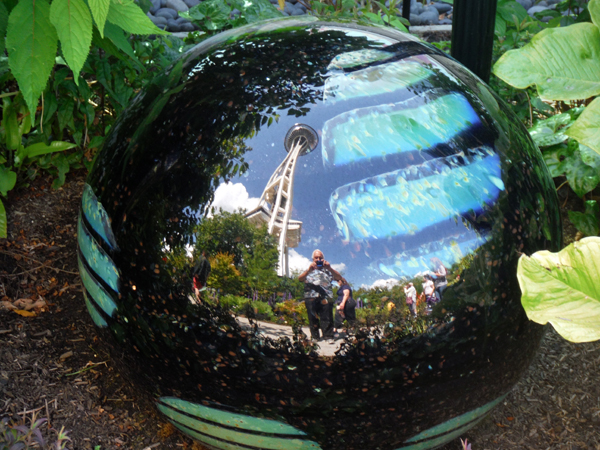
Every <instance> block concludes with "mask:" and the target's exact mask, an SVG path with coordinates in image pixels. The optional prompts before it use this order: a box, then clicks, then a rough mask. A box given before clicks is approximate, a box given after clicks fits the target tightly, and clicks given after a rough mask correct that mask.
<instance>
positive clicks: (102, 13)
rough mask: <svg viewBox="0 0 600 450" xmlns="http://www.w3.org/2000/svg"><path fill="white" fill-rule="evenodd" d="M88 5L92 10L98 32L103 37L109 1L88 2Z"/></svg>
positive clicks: (93, 0)
mask: <svg viewBox="0 0 600 450" xmlns="http://www.w3.org/2000/svg"><path fill="white" fill-rule="evenodd" d="M88 5H90V9H91V10H92V15H93V16H94V21H95V22H96V26H97V27H98V31H100V36H102V37H104V25H105V24H106V16H107V15H108V10H109V8H110V0H88Z"/></svg>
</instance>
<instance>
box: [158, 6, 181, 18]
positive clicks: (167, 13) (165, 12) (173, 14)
mask: <svg viewBox="0 0 600 450" xmlns="http://www.w3.org/2000/svg"><path fill="white" fill-rule="evenodd" d="M154 15H155V16H156V17H164V18H165V19H173V20H175V19H177V18H178V17H179V15H178V14H177V11H175V10H174V9H171V8H160V9H159V10H158V11H156V13H155V14H154Z"/></svg>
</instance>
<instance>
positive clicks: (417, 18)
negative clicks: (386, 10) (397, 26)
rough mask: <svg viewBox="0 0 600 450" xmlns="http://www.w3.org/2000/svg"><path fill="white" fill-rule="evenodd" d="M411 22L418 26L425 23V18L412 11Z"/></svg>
mask: <svg viewBox="0 0 600 450" xmlns="http://www.w3.org/2000/svg"><path fill="white" fill-rule="evenodd" d="M409 22H410V24H411V25H413V26H417V25H422V24H423V20H422V19H421V17H420V16H419V15H418V14H412V13H411V15H410V18H409Z"/></svg>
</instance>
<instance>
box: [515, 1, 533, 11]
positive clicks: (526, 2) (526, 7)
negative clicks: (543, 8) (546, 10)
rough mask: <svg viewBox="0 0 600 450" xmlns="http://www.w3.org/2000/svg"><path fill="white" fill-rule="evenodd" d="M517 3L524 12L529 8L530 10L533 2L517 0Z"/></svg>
mask: <svg viewBox="0 0 600 450" xmlns="http://www.w3.org/2000/svg"><path fill="white" fill-rule="evenodd" d="M517 3H519V4H520V5H521V6H522V7H523V8H525V9H526V10H528V9H529V8H531V7H532V6H533V3H534V2H533V0H517Z"/></svg>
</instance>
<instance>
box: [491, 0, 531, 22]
mask: <svg viewBox="0 0 600 450" xmlns="http://www.w3.org/2000/svg"><path fill="white" fill-rule="evenodd" d="M496 16H500V17H502V19H504V21H505V22H510V23H514V22H515V19H514V18H515V17H516V19H517V22H518V23H521V22H523V20H524V19H527V18H529V16H528V15H527V10H526V9H525V8H523V6H522V5H520V4H519V3H517V2H515V1H514V0H500V1H499V2H498V6H497V7H496Z"/></svg>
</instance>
